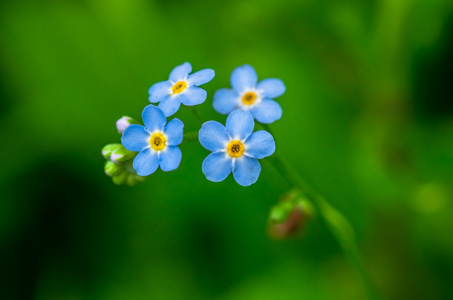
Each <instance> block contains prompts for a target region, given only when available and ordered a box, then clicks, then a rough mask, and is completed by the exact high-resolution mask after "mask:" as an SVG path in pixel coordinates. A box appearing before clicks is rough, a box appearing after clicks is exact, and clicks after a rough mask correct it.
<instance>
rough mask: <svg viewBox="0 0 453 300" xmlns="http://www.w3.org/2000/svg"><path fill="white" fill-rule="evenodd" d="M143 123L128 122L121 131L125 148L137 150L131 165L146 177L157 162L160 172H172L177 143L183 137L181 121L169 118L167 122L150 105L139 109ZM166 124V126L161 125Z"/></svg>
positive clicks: (175, 165) (178, 154)
mask: <svg viewBox="0 0 453 300" xmlns="http://www.w3.org/2000/svg"><path fill="white" fill-rule="evenodd" d="M142 118H143V124H145V126H141V125H137V124H132V125H129V126H128V127H127V128H126V129H125V130H124V132H123V136H122V137H121V143H122V144H123V146H124V147H125V148H126V149H127V150H129V151H136V152H138V151H140V153H138V154H137V156H136V157H135V158H134V161H133V163H132V166H133V168H134V170H135V171H136V172H137V174H138V175H140V176H148V175H150V174H152V173H154V171H156V170H157V167H158V166H159V165H160V168H161V169H162V171H173V170H175V169H177V168H178V166H179V163H180V162H181V150H179V148H178V147H177V145H179V144H181V142H182V138H183V127H184V123H183V122H181V120H179V119H176V118H175V119H173V120H171V121H170V122H168V124H167V119H166V118H165V115H164V113H163V112H162V111H161V110H160V109H159V108H157V107H156V106H154V105H148V106H146V107H145V108H144V109H143V113H142ZM165 124H167V125H165Z"/></svg>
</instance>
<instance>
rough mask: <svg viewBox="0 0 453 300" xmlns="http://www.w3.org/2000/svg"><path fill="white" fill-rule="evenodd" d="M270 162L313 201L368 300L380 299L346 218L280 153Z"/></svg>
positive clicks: (267, 126) (275, 154)
mask: <svg viewBox="0 0 453 300" xmlns="http://www.w3.org/2000/svg"><path fill="white" fill-rule="evenodd" d="M261 125H262V127H263V128H264V129H265V130H266V131H268V132H271V133H272V131H271V129H270V128H269V125H267V124H261ZM269 162H270V163H271V164H272V166H273V167H274V168H275V169H276V170H277V172H279V173H280V175H281V176H282V177H283V179H285V180H286V181H287V182H288V184H289V185H291V186H292V187H296V188H297V189H299V190H300V191H301V192H302V193H303V194H304V195H305V197H306V198H307V199H308V200H309V201H311V203H312V205H313V207H314V208H315V210H316V211H317V213H318V215H319V216H320V217H321V219H322V221H323V222H324V223H325V225H326V226H327V228H329V230H330V232H331V233H332V234H333V236H334V237H335V239H336V240H337V241H338V243H339V244H340V247H341V249H342V250H343V252H344V254H345V256H346V258H347V260H348V261H349V263H350V264H351V266H352V267H353V268H354V270H355V272H356V273H357V275H358V276H359V278H360V279H361V281H362V283H363V285H364V288H365V290H366V293H367V296H368V299H372V300H374V299H379V297H378V296H377V293H376V291H375V288H374V286H373V284H372V282H371V280H370V278H369V275H368V273H367V271H366V269H365V267H364V265H363V261H362V258H361V255H360V251H359V247H358V245H357V241H356V236H355V232H354V228H353V227H352V226H351V224H350V223H349V221H348V220H347V219H346V217H345V216H344V215H343V214H342V213H341V212H339V211H338V210H336V209H335V208H334V207H333V206H332V205H330V203H329V202H328V201H327V200H326V199H325V198H324V197H323V196H321V195H320V194H319V193H318V192H316V191H315V190H314V189H313V188H312V187H311V186H310V185H308V183H307V182H306V181H305V180H304V179H303V178H302V177H301V176H300V175H299V173H298V172H297V171H296V170H295V169H294V168H293V167H291V165H289V164H288V163H286V162H285V161H284V159H283V158H281V157H280V156H279V155H278V153H274V155H272V156H270V157H269Z"/></svg>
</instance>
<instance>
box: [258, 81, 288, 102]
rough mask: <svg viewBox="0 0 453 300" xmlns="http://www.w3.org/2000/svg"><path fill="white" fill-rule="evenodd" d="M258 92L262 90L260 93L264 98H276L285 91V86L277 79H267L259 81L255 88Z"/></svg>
mask: <svg viewBox="0 0 453 300" xmlns="http://www.w3.org/2000/svg"><path fill="white" fill-rule="evenodd" d="M256 88H257V89H258V90H263V92H262V93H261V94H262V95H263V97H264V98H277V97H279V96H281V95H283V93H284V92H285V91H286V86H285V84H284V83H283V81H281V80H280V79H278V78H267V79H264V80H261V81H260V82H259V83H258V85H257V86H256Z"/></svg>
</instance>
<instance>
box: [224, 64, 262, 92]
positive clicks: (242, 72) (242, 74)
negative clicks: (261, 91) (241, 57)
mask: <svg viewBox="0 0 453 300" xmlns="http://www.w3.org/2000/svg"><path fill="white" fill-rule="evenodd" d="M257 81H258V76H257V75H256V72H255V69H253V67H252V66H249V65H243V66H240V67H237V68H236V69H234V70H233V73H231V77H230V83H231V87H232V88H233V90H235V91H237V92H239V93H240V92H244V91H246V90H250V89H254V88H255V86H256V83H257Z"/></svg>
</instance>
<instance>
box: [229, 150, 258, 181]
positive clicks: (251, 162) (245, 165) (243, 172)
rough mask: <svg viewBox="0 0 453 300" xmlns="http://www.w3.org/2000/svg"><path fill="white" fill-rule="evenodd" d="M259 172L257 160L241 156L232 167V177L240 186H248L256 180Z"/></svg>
mask: <svg viewBox="0 0 453 300" xmlns="http://www.w3.org/2000/svg"><path fill="white" fill-rule="evenodd" d="M260 172H261V165H260V163H259V162H258V160H256V159H254V158H251V157H247V156H244V155H243V156H241V157H240V158H238V159H236V161H235V163H234V167H233V177H234V179H235V180H236V182H237V183H239V184H240V185H242V186H249V185H251V184H253V183H255V182H256V181H257V180H258V177H259V176H260Z"/></svg>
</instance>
